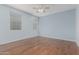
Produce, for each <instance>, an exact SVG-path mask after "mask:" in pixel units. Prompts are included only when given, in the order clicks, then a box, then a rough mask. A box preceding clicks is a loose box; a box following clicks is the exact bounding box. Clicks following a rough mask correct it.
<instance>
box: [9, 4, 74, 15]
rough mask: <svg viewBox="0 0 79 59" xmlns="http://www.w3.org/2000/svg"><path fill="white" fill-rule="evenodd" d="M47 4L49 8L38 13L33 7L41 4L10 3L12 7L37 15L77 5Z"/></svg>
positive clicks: (72, 7)
mask: <svg viewBox="0 0 79 59" xmlns="http://www.w3.org/2000/svg"><path fill="white" fill-rule="evenodd" d="M45 5H47V6H49V10H48V11H47V12H45V13H37V12H36V11H35V10H34V9H33V7H34V6H39V4H9V6H10V7H13V8H16V9H20V10H22V11H25V12H28V13H30V14H32V15H35V16H46V15H49V14H53V13H57V12H62V11H66V10H70V9H74V8H75V7H76V5H75V4H45Z"/></svg>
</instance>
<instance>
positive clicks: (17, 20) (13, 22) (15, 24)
mask: <svg viewBox="0 0 79 59" xmlns="http://www.w3.org/2000/svg"><path fill="white" fill-rule="evenodd" d="M21 25H22V23H21V15H19V14H17V13H14V12H10V30H21V28H22V27H21Z"/></svg>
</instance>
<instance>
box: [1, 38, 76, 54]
mask: <svg viewBox="0 0 79 59" xmlns="http://www.w3.org/2000/svg"><path fill="white" fill-rule="evenodd" d="M77 48H78V47H77V45H76V43H75V42H71V41H65V40H58V39H52V38H46V37H34V38H29V39H24V40H20V41H16V42H12V43H8V44H4V45H0V54H1V55H5V54H6V55H75V54H77Z"/></svg>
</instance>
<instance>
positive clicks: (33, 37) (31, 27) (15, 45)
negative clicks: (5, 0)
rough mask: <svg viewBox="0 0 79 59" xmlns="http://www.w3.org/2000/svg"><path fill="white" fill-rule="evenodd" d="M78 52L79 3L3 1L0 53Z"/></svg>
mask: <svg viewBox="0 0 79 59" xmlns="http://www.w3.org/2000/svg"><path fill="white" fill-rule="evenodd" d="M78 54H79V5H78V4H0V55H78Z"/></svg>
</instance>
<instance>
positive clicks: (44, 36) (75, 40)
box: [40, 35, 76, 42]
mask: <svg viewBox="0 0 79 59" xmlns="http://www.w3.org/2000/svg"><path fill="white" fill-rule="evenodd" d="M40 36H42V37H48V38H56V39H59V40H66V41H73V42H76V40H73V39H67V38H60V37H55V36H49V35H40Z"/></svg>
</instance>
